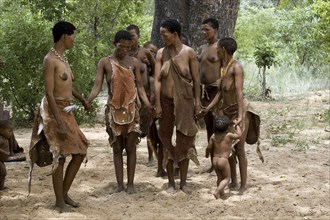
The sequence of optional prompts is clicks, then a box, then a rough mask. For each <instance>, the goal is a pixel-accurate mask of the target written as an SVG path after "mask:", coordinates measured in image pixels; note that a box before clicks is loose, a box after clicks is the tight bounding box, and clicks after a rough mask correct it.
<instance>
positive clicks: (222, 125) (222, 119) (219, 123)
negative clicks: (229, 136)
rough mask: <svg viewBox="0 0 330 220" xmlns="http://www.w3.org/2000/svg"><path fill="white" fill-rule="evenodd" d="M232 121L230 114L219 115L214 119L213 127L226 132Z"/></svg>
mask: <svg viewBox="0 0 330 220" xmlns="http://www.w3.org/2000/svg"><path fill="white" fill-rule="evenodd" d="M230 122H231V121H230V119H229V118H228V116H226V115H223V116H218V117H216V118H215V119H214V123H213V129H214V131H216V132H224V131H226V130H227V129H228V127H229V125H230Z"/></svg>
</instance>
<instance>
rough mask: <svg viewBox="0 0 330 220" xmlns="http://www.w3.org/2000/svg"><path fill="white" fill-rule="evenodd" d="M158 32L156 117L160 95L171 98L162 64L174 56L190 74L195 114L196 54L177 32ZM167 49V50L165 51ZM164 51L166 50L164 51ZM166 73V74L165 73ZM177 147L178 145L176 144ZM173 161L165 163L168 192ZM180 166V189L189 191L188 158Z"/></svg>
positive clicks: (170, 85)
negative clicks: (160, 46)
mask: <svg viewBox="0 0 330 220" xmlns="http://www.w3.org/2000/svg"><path fill="white" fill-rule="evenodd" d="M160 33H161V36H162V39H163V42H164V44H165V47H164V48H162V49H160V50H159V51H158V52H157V56H156V67H155V84H154V86H155V97H156V117H158V118H159V117H161V115H162V107H161V100H160V95H161V94H162V95H163V96H165V97H168V98H171V99H172V98H173V97H174V95H173V87H174V81H173V78H172V77H171V76H170V75H169V74H168V73H166V72H164V71H162V65H163V63H164V62H166V61H167V60H169V59H171V58H173V57H175V60H176V63H177V65H178V66H180V68H181V72H182V73H183V74H190V75H191V79H192V81H193V90H194V94H195V106H192V108H194V109H195V114H196V115H197V113H198V112H199V111H200V109H201V106H200V83H199V79H198V61H197V58H196V54H195V52H194V51H193V49H192V48H190V47H188V46H186V45H184V44H182V42H181V39H180V36H179V35H178V33H177V32H174V33H172V32H170V31H169V30H167V29H166V28H163V27H161V28H160ZM166 50H167V51H166ZM164 51H166V52H164ZM166 74H167V75H166ZM178 147H179V146H178ZM173 164H174V162H173V160H169V161H168V163H167V167H166V170H167V175H168V189H167V191H168V192H169V193H173V192H174V191H175V181H174V166H173ZM179 167H180V189H181V190H182V191H184V192H189V191H190V190H189V189H188V187H187V183H186V180H187V172H188V167H189V159H184V160H182V161H180V162H179Z"/></svg>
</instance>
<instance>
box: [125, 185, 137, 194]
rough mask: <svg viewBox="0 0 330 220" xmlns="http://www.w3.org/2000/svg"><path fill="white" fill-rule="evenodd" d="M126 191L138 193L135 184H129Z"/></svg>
mask: <svg viewBox="0 0 330 220" xmlns="http://www.w3.org/2000/svg"><path fill="white" fill-rule="evenodd" d="M126 192H127V193H128V194H134V193H136V192H135V189H134V185H127V189H126Z"/></svg>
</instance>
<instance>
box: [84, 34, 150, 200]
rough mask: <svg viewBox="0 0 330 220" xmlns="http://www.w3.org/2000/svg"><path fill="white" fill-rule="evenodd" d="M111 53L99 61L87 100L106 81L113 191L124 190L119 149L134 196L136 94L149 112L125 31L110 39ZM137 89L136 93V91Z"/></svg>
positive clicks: (138, 121)
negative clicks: (112, 52) (113, 178)
mask: <svg viewBox="0 0 330 220" xmlns="http://www.w3.org/2000/svg"><path fill="white" fill-rule="evenodd" d="M113 43H114V46H115V51H114V54H113V55H112V56H106V57H103V58H101V59H100V61H99V63H98V66H97V73H96V78H95V83H94V87H93V89H92V91H91V94H90V95H89V97H88V101H89V102H91V101H93V100H94V99H95V98H96V96H97V95H98V94H99V92H100V91H101V88H102V84H103V80H104V79H106V83H107V86H108V104H107V108H106V110H105V119H106V127H107V133H108V134H109V142H110V145H111V146H112V149H113V160H114V165H115V173H116V179H117V188H116V189H115V192H121V191H123V190H124V189H125V187H124V180H123V179H124V174H123V173H124V172H123V155H122V154H123V150H124V149H125V150H126V152H127V182H128V183H127V189H126V191H127V193H129V194H131V193H134V192H135V190H134V184H133V182H134V174H135V166H136V144H137V142H138V137H139V135H140V133H141V132H140V116H139V108H138V106H137V98H138V97H137V93H138V94H139V96H140V98H141V99H142V101H143V103H144V104H145V106H146V107H147V108H148V109H149V110H150V111H151V110H152V106H151V104H150V102H149V101H148V98H147V95H146V92H145V91H144V88H143V85H142V79H141V74H140V62H139V61H138V60H137V59H135V58H134V57H131V56H129V55H128V52H129V51H130V49H131V43H132V38H131V35H130V33H129V32H128V31H125V30H120V31H118V32H117V33H116V35H115V39H114V42H113ZM136 89H137V91H136Z"/></svg>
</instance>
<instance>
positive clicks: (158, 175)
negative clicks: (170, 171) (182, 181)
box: [156, 169, 167, 177]
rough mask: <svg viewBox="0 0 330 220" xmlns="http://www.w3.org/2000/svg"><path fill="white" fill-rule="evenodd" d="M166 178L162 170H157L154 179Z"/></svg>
mask: <svg viewBox="0 0 330 220" xmlns="http://www.w3.org/2000/svg"><path fill="white" fill-rule="evenodd" d="M164 176H167V172H166V171H165V170H164V169H161V170H158V171H157V174H156V177H164Z"/></svg>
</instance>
